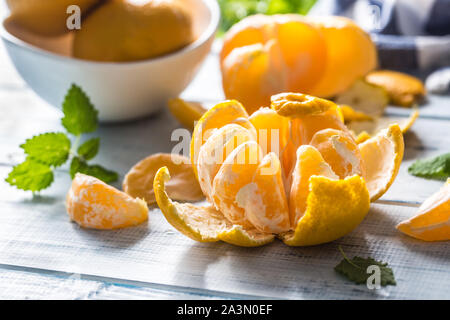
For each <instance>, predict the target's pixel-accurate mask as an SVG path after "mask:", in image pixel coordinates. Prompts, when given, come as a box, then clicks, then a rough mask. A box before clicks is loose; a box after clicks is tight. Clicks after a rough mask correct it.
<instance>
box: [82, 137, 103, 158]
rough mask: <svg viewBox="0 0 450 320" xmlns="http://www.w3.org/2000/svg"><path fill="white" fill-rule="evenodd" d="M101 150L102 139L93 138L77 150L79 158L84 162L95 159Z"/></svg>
mask: <svg viewBox="0 0 450 320" xmlns="http://www.w3.org/2000/svg"><path fill="white" fill-rule="evenodd" d="M99 148H100V138H92V139H89V140H87V141H86V142H84V143H83V144H82V145H81V146H80V147H79V148H78V150H77V153H78V155H79V156H81V157H83V159H84V160H90V159H92V158H94V157H95V156H96V155H97V153H98V149H99Z"/></svg>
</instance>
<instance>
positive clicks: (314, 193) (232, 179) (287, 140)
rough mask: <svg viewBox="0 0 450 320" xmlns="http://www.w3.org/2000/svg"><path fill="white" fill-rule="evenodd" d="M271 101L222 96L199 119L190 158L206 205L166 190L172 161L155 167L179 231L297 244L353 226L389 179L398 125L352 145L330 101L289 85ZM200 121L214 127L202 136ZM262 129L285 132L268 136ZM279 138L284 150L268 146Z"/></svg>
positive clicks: (399, 140) (242, 241) (399, 153)
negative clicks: (251, 107) (252, 106)
mask: <svg viewBox="0 0 450 320" xmlns="http://www.w3.org/2000/svg"><path fill="white" fill-rule="evenodd" d="M305 101H307V102H305ZM272 102H275V103H276V104H275V105H273V108H272V109H269V108H261V109H259V110H257V111H256V112H255V113H253V114H252V115H251V116H248V115H247V113H246V112H245V109H244V108H243V106H242V105H240V104H239V103H238V102H237V101H227V102H224V103H220V104H218V105H216V106H215V107H213V108H212V109H210V110H209V111H207V112H206V113H205V114H204V115H203V116H202V117H201V118H200V120H199V121H198V122H197V125H196V127H195V128H194V136H193V137H192V144H196V143H198V149H199V152H198V155H197V156H194V157H193V161H192V162H193V163H192V165H193V168H195V169H196V171H197V176H198V180H199V184H200V187H201V189H202V191H203V193H204V194H205V196H206V198H207V200H208V202H209V205H207V206H196V205H192V204H180V203H176V202H173V201H172V200H171V199H170V198H169V196H168V195H167V192H166V191H165V184H166V183H167V181H169V170H168V169H167V167H164V168H161V169H160V170H159V171H158V173H157V175H156V176H155V180H154V190H155V196H156V200H157V203H158V205H159V207H160V209H161V210H162V212H163V214H164V215H165V217H166V219H167V220H168V222H169V223H171V224H172V225H173V226H174V227H175V228H177V229H178V230H179V231H181V232H182V233H184V234H186V235H187V236H189V237H191V238H192V239H195V240H199V241H219V240H223V241H226V242H229V243H233V244H235V245H242V246H257V245H263V244H266V243H268V242H270V241H272V239H273V237H274V236H277V237H278V238H280V239H281V240H283V241H284V242H285V243H286V244H288V245H293V246H304V245H314V244H320V243H325V242H329V241H333V240H335V239H337V238H339V237H342V236H344V235H345V234H347V233H348V232H350V231H351V230H353V229H354V228H355V227H356V226H357V225H358V224H359V223H360V222H361V221H362V220H363V219H364V217H365V215H366V214H367V212H368V210H369V206H370V201H371V200H375V199H377V198H378V197H380V196H381V195H382V194H383V193H384V192H386V190H387V189H388V188H389V186H390V185H391V184H392V182H393V180H394V179H395V176H396V175H397V173H398V168H399V162H400V161H401V159H402V157H403V137H402V132H401V130H400V128H399V126H398V125H392V126H390V127H389V129H388V130H385V131H382V132H380V133H379V134H378V135H376V136H374V137H372V138H370V139H368V140H367V141H366V142H364V143H362V144H360V145H358V144H357V143H356V141H355V139H354V138H353V135H352V134H351V133H350V131H349V130H348V129H347V128H346V126H345V125H344V123H343V118H342V113H341V111H340V108H339V107H338V106H337V105H336V104H334V103H333V102H331V101H327V100H324V99H319V98H315V97H311V96H305V95H300V94H293V93H286V94H284V95H279V96H277V97H273V98H272ZM203 129H209V130H212V133H210V134H207V135H206V138H204V136H202V135H201V133H202V130H203ZM263 130H277V131H280V132H282V134H279V135H277V136H276V138H277V139H273V140H272V141H271V142H272V143H270V144H267V143H266V142H267V141H266V140H264V139H260V137H261V135H262V134H261V131H263ZM255 132H258V133H257V134H255ZM264 135H266V136H267V133H266V134H264ZM205 139H206V141H204V140H205ZM260 140H262V141H263V146H264V147H265V148H266V149H267V150H265V151H264V150H263V147H262V146H261V144H260ZM278 143H280V144H282V146H283V147H282V148H281V152H280V154H277V153H276V152H273V151H272V147H273V145H276V144H278ZM275 149H276V150H279V149H280V148H279V146H277V147H276V148H275Z"/></svg>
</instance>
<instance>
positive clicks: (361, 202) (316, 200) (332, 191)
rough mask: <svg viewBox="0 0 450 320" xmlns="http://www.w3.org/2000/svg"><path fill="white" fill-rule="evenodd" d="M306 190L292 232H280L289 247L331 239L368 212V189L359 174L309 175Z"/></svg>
mask: <svg viewBox="0 0 450 320" xmlns="http://www.w3.org/2000/svg"><path fill="white" fill-rule="evenodd" d="M309 190H310V192H309V194H308V197H307V202H306V203H307V204H306V212H305V214H304V215H303V216H302V217H301V218H300V220H299V221H298V223H297V225H296V227H295V230H294V231H290V232H288V233H285V234H283V235H281V238H282V240H283V241H284V243H285V244H287V245H289V246H310V245H317V244H321V243H326V242H330V241H334V240H336V239H338V238H340V237H342V236H344V235H346V234H348V233H349V232H351V231H352V230H353V229H354V228H356V227H357V226H358V225H359V224H360V223H361V222H362V220H363V219H364V217H365V216H366V215H367V213H368V212H369V207H370V200H369V192H368V191H367V188H366V184H365V182H364V179H363V178H361V177H360V176H356V175H355V176H353V177H347V178H345V179H344V180H332V179H329V178H327V177H321V176H312V177H311V178H310V181H309Z"/></svg>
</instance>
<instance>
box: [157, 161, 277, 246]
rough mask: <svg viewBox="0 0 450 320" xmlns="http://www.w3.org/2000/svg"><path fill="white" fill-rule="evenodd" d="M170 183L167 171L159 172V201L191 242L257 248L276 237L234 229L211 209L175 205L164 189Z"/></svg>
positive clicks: (240, 228)
mask: <svg viewBox="0 0 450 320" xmlns="http://www.w3.org/2000/svg"><path fill="white" fill-rule="evenodd" d="M169 180H170V174H169V170H168V169H167V167H162V168H161V169H159V170H158V172H157V173H156V176H155V180H154V186H153V188H154V189H155V193H156V201H157V202H158V206H159V207H160V209H161V211H162V213H163V214H164V216H165V217H166V219H167V221H168V222H169V223H170V224H171V225H172V226H173V227H175V228H176V229H177V230H178V231H180V232H181V233H183V234H184V235H186V236H188V237H189V238H191V239H193V240H196V241H200V242H214V241H219V240H223V241H225V242H229V243H232V244H234V245H239V246H245V247H255V246H261V245H264V244H266V243H269V242H271V241H273V238H274V237H273V235H271V234H262V233H260V232H258V231H256V230H252V229H250V230H247V229H244V228H243V227H242V226H233V225H232V224H231V223H230V222H229V221H228V220H227V219H226V218H225V217H224V215H223V214H222V213H221V212H220V211H217V210H216V209H214V208H213V207H212V206H204V207H202V206H196V205H193V204H189V203H177V202H174V201H172V200H171V199H170V198H169V197H168V195H167V193H166V191H165V185H166V183H167V182H168V181H169Z"/></svg>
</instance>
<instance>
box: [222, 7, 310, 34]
mask: <svg viewBox="0 0 450 320" xmlns="http://www.w3.org/2000/svg"><path fill="white" fill-rule="evenodd" d="M218 2H219V5H220V9H221V10H222V21H221V25H220V34H222V33H223V32H225V31H227V30H228V29H229V28H230V27H231V26H232V25H233V24H235V23H236V22H238V21H239V20H241V19H243V18H245V17H247V16H250V15H252V14H257V13H264V14H276V13H300V14H306V13H307V12H308V11H309V9H311V7H312V6H313V5H314V3H315V2H316V0H218Z"/></svg>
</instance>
